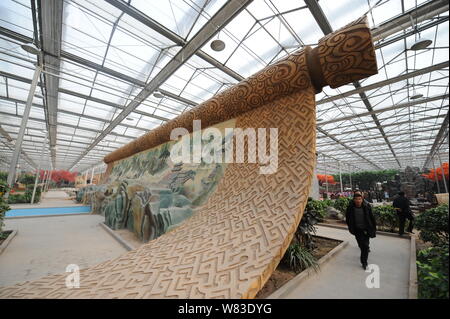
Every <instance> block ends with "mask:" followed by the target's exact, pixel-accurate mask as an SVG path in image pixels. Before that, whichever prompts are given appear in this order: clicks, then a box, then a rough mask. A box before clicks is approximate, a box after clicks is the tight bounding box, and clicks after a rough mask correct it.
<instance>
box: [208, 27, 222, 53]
mask: <svg viewBox="0 0 450 319" xmlns="http://www.w3.org/2000/svg"><path fill="white" fill-rule="evenodd" d="M219 36H220V31H219V33H218V34H217V39H216V40H214V41H212V42H211V44H210V46H211V49H213V50H214V51H217V52H219V51H223V49H225V42H223V41H222V40H220V38H219Z"/></svg>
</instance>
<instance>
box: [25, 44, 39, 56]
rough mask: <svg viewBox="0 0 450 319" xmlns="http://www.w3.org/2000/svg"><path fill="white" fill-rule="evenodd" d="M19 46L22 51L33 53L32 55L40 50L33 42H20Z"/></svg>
mask: <svg viewBox="0 0 450 319" xmlns="http://www.w3.org/2000/svg"><path fill="white" fill-rule="evenodd" d="M20 47H21V48H22V49H23V50H24V51H26V52H28V53H30V54H34V55H38V54H39V52H40V51H39V49H38V48H37V47H36V46H35V45H34V43H24V44H21V45H20Z"/></svg>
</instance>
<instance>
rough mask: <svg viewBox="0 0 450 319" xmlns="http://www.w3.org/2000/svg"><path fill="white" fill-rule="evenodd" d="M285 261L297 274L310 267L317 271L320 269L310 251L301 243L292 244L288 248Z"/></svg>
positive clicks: (284, 257)
mask: <svg viewBox="0 0 450 319" xmlns="http://www.w3.org/2000/svg"><path fill="white" fill-rule="evenodd" d="M283 260H284V262H285V263H286V264H287V265H289V267H290V268H291V269H292V270H293V271H295V272H300V271H302V270H304V269H306V268H309V267H312V268H313V269H314V270H316V271H317V270H318V269H319V264H318V263H317V259H316V258H315V257H314V256H313V255H312V254H311V252H310V251H309V250H308V249H306V248H305V247H302V246H301V245H300V244H299V243H294V244H291V245H290V246H289V247H288V249H287V251H286V253H285V254H284V256H283Z"/></svg>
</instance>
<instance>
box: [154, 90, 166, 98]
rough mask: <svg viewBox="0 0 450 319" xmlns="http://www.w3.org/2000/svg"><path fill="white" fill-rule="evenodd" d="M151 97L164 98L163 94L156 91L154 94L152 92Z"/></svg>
mask: <svg viewBox="0 0 450 319" xmlns="http://www.w3.org/2000/svg"><path fill="white" fill-rule="evenodd" d="M153 96H154V97H156V98H157V99H162V98H163V97H164V94H162V93H161V92H160V91H158V90H156V91H155V92H153Z"/></svg>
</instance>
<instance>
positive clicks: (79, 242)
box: [0, 215, 126, 286]
mask: <svg viewBox="0 0 450 319" xmlns="http://www.w3.org/2000/svg"><path fill="white" fill-rule="evenodd" d="M104 219H105V218H104V217H103V216H100V215H74V216H58V217H56V216H55V217H37V218H23V219H6V220H5V224H6V227H5V229H17V230H18V231H19V232H18V234H17V235H16V237H14V238H13V240H12V241H11V243H10V244H9V246H8V247H7V248H6V250H5V251H3V253H2V254H1V255H0V286H10V285H13V284H16V283H20V282H23V281H27V280H33V279H39V278H41V277H43V276H46V275H50V274H58V273H64V272H65V271H66V267H67V265H69V264H77V265H79V266H80V269H82V268H85V267H88V266H93V265H96V264H99V263H101V262H103V261H106V260H109V259H111V258H115V257H118V256H120V255H122V254H123V253H125V252H126V250H125V248H123V247H122V246H121V245H120V244H119V243H118V242H117V241H116V240H115V239H114V238H112V237H111V235H109V234H108V233H106V232H105V230H104V229H102V228H101V227H100V226H99V223H100V222H102V221H103V220H104Z"/></svg>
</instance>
